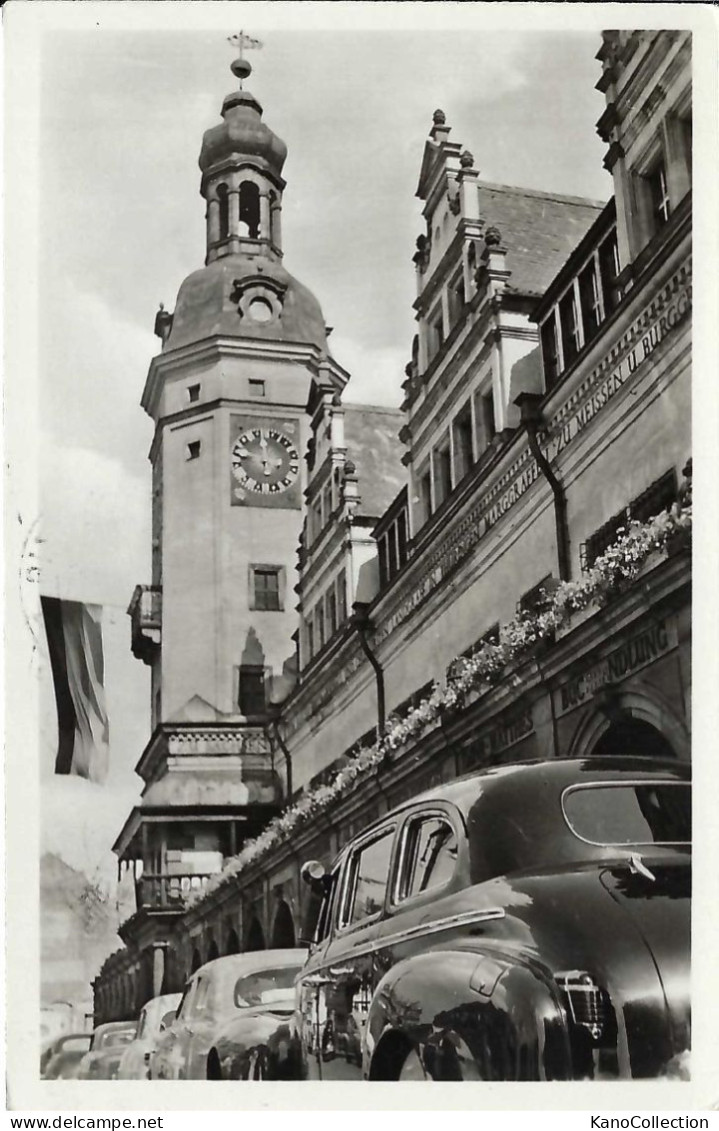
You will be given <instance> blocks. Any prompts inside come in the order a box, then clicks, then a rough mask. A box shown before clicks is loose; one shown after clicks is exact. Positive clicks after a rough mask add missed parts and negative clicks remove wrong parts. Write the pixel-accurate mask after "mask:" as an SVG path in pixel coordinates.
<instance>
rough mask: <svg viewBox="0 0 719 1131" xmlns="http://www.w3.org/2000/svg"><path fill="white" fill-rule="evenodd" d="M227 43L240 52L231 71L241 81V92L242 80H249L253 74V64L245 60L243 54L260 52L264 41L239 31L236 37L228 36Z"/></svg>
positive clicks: (231, 64) (232, 64)
mask: <svg viewBox="0 0 719 1131" xmlns="http://www.w3.org/2000/svg"><path fill="white" fill-rule="evenodd" d="M227 42H228V43H231V44H233V46H235V47H236V48H237V50H238V52H239V54H238V57H237V58H236V59H233V61H232V63H230V70H231V71H232V73H233V75H235V77H236V78H238V79H239V80H240V90H242V80H243V79H246V78H249V76H250V75H251V74H252V64H251V63H250V62H249V61H248V60H247V59H245V57H244V54H243V52H245V51H249V50H259V49H260V48H261V47H262V40H261V39H255V38H254V37H253V36H251V35H248V34H247V33H246V32H244V31H239V32H236V34H235V35H228V37H227Z"/></svg>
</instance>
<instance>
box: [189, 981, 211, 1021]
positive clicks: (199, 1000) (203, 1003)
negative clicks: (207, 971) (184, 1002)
mask: <svg viewBox="0 0 719 1131" xmlns="http://www.w3.org/2000/svg"><path fill="white" fill-rule="evenodd" d="M209 1003H210V978H198V979H197V990H196V991H195V996H194V998H193V1000H192V1007H191V1012H192V1013H193V1014H197V1013H204V1011H205V1010H206V1009H207V1008H208V1006H209Z"/></svg>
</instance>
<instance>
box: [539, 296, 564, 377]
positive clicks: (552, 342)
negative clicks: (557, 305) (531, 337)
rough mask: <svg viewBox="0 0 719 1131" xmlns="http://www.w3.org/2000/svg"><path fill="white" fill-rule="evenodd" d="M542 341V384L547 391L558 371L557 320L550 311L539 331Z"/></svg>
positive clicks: (554, 314) (553, 312)
mask: <svg viewBox="0 0 719 1131" xmlns="http://www.w3.org/2000/svg"><path fill="white" fill-rule="evenodd" d="M540 336H541V341H542V363H543V366H544V383H545V386H546V387H547V388H548V389H549V388H551V386H552V385H553V384H554V382H555V381H556V380H557V377H558V376H559V370H560V360H559V340H558V338H557V318H556V313H555V311H554V310H552V312H551V314H550V315H549V317H548V318H547V319H546V321H545V322H543V323H542V328H541V331H540Z"/></svg>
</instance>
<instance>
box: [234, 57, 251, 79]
mask: <svg viewBox="0 0 719 1131" xmlns="http://www.w3.org/2000/svg"><path fill="white" fill-rule="evenodd" d="M230 70H231V71H232V73H233V75H234V76H235V78H238V79H239V80H240V82H242V80H243V79H246V78H249V76H250V75H251V74H252V63H250V62H248V60H247V59H233V60H232V62H231V63H230Z"/></svg>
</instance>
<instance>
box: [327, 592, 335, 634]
mask: <svg viewBox="0 0 719 1131" xmlns="http://www.w3.org/2000/svg"><path fill="white" fill-rule="evenodd" d="M325 600H326V617H327V639H328V640H329V638H330V637H331V636H334V634H335V632H336V631H337V597H336V595H335V591H334V589H330V590H329V592H328V593H327V597H326V599H325Z"/></svg>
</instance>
